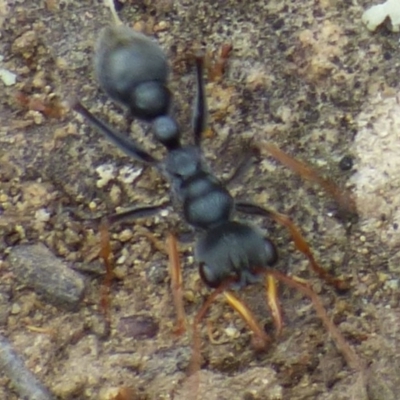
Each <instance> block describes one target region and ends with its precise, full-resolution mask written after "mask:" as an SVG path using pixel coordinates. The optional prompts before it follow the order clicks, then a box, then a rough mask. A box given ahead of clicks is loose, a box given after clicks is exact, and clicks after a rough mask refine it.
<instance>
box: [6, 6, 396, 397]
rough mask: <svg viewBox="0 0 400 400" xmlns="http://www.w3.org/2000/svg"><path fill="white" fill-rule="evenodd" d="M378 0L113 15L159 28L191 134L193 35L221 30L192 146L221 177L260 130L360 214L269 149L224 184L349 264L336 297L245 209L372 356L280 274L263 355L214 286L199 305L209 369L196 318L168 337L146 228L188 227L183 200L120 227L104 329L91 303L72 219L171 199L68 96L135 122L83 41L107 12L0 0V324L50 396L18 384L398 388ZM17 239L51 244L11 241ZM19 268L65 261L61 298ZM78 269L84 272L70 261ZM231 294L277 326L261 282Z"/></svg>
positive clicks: (259, 390)
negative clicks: (220, 58)
mask: <svg viewBox="0 0 400 400" xmlns="http://www.w3.org/2000/svg"><path fill="white" fill-rule="evenodd" d="M370 5H371V4H370V0H359V1H337V0H319V1H318V0H303V1H289V0H284V1H278V0H271V1H267V0H266V1H248V2H242V1H239V0H228V1H203V0H200V1H194V0H175V1H174V0H153V1H147V0H146V1H126V2H125V5H124V7H123V9H122V10H121V12H120V13H119V15H120V17H121V19H122V20H123V22H124V23H125V24H127V25H129V26H135V27H136V28H140V29H142V30H144V31H146V32H147V33H148V34H150V35H152V36H154V37H155V39H156V40H157V41H158V42H159V43H160V45H161V46H162V48H163V49H164V50H165V52H166V54H167V55H168V57H169V60H170V63H171V67H172V74H171V85H170V87H171V90H172V92H173V93H174V95H175V99H174V100H175V109H176V115H177V117H178V120H179V122H180V123H181V126H182V127H183V128H182V131H183V134H184V137H185V140H188V141H189V140H191V138H190V128H189V127H190V112H191V101H192V98H193V95H194V91H193V88H194V72H193V68H192V65H191V63H190V57H189V56H188V54H189V52H190V49H192V48H193V47H194V46H195V45H199V44H200V43H204V44H205V46H206V47H207V49H208V50H209V51H210V53H212V54H217V53H218V52H219V50H220V49H221V46H222V45H224V44H226V43H231V44H232V46H233V51H232V52H231V54H230V57H229V59H228V61H227V71H226V73H225V75H224V76H223V79H222V80H221V81H219V82H212V83H209V84H208V86H207V95H208V101H209V111H210V115H209V117H210V118H209V124H210V128H211V129H210V131H209V135H208V136H209V137H208V138H206V139H205V140H204V151H205V155H206V157H207V158H208V160H209V161H210V163H211V165H212V167H213V168H214V169H215V171H216V173H217V174H218V175H219V176H222V175H223V174H226V173H228V172H229V171H230V170H231V169H232V168H233V167H234V165H235V160H236V157H237V156H238V154H239V151H240V149H241V147H242V146H243V143H245V142H246V141H248V140H250V139H252V140H253V142H258V141H269V142H272V143H274V144H276V145H277V146H279V147H280V148H281V149H283V150H284V151H286V152H287V153H289V154H290V155H292V156H293V157H296V158H297V159H300V160H302V161H304V162H306V163H308V164H309V165H311V166H313V167H314V168H315V169H316V170H317V171H318V172H319V173H320V174H322V175H323V176H325V177H329V178H330V179H332V180H333V181H335V182H336V183H337V184H338V185H339V186H340V187H342V188H345V187H347V189H348V190H351V191H352V192H353V194H354V195H355V197H356V204H357V207H358V211H359V218H358V220H354V219H352V220H350V219H348V218H341V219H340V218H338V215H337V214H338V213H337V207H336V206H335V204H334V201H333V200H332V199H331V198H330V197H329V196H327V195H326V193H324V191H323V190H322V189H321V188H320V187H319V186H318V185H314V184H311V183H308V182H304V181H303V180H302V179H301V178H300V177H299V176H297V175H295V174H293V173H292V172H290V171H289V170H288V169H287V168H285V167H283V166H281V165H280V164H279V163H277V162H276V161H275V160H273V159H272V158H271V157H267V156H266V157H265V159H264V160H263V161H262V162H261V163H260V164H259V165H258V166H256V167H255V168H253V169H252V170H250V171H249V173H247V174H246V176H244V177H243V178H242V180H241V182H240V184H239V185H237V186H236V187H235V188H234V189H233V193H234V194H235V195H236V196H237V197H238V198H241V199H244V198H246V199H249V200H251V201H255V202H257V203H260V204H262V205H265V206H268V207H270V208H273V209H275V210H278V211H279V212H282V213H285V214H288V215H289V216H290V217H291V218H292V219H293V221H294V222H295V223H296V224H297V225H298V226H299V227H300V229H301V231H302V232H303V234H304V236H305V237H306V238H307V240H308V242H309V243H310V245H311V246H312V248H313V250H314V252H315V255H316V257H317V259H318V260H319V261H320V263H321V265H322V266H323V267H324V268H327V269H329V270H330V271H331V272H332V273H334V274H335V275H343V276H345V277H348V278H349V279H350V282H351V289H350V290H349V291H348V292H346V293H345V294H341V295H339V294H337V293H336V292H335V291H334V290H333V289H332V288H331V287H329V286H326V285H325V284H324V283H323V282H321V281H320V280H319V279H318V278H316V277H315V275H314V274H312V273H309V270H308V263H307V261H306V260H305V258H304V256H303V255H301V254H299V253H298V252H297V251H295V249H294V246H293V245H292V243H291V242H290V238H289V236H288V234H287V232H286V231H285V230H284V228H282V227H279V226H276V225H275V224H273V223H271V221H267V220H261V219H257V218H252V219H251V220H252V221H253V222H254V223H256V224H257V225H259V226H260V227H262V228H263V229H265V230H268V232H269V235H270V236H271V237H272V238H273V239H274V241H275V242H276V244H277V246H278V248H279V253H280V262H279V265H278V266H277V268H281V269H282V270H284V271H287V272H288V273H291V274H295V275H298V276H301V277H303V278H307V279H309V282H310V284H312V286H313V287H314V289H315V290H316V291H317V292H318V294H319V295H320V296H321V299H322V301H323V303H324V305H325V307H326V308H327V310H328V313H329V315H330V317H331V318H332V320H333V321H334V322H335V324H336V325H337V326H338V327H339V329H340V331H341V332H342V333H343V335H344V336H345V337H346V339H347V340H348V342H349V343H350V345H351V346H352V347H353V348H354V350H355V351H356V352H357V354H358V355H359V357H360V358H361V359H363V360H364V361H365V363H366V366H367V372H366V373H365V376H364V377H361V375H360V374H359V373H358V372H357V371H352V370H351V369H350V368H349V367H348V366H347V365H346V363H345V361H344V360H343V358H342V355H341V354H340V352H339V351H338V350H337V349H336V347H335V345H334V343H333V342H332V340H331V339H330V337H329V335H328V333H327V332H326V330H325V329H324V327H323V326H322V324H321V323H320V321H319V319H318V318H317V317H316V314H315V312H314V310H313V308H312V305H311V304H310V302H309V301H308V300H307V299H304V298H303V297H302V295H301V294H300V293H298V292H295V291H293V290H289V289H287V288H284V287H281V290H280V292H281V293H280V295H281V299H282V300H281V301H282V307H283V309H284V313H285V327H284V331H283V334H282V336H281V337H279V338H277V340H276V341H275V342H274V344H273V345H272V346H271V347H270V348H269V349H268V351H267V352H265V353H262V354H256V353H255V352H254V350H253V349H252V347H251V340H250V339H251V333H250V331H249V329H248V327H247V326H246V325H245V324H244V323H243V322H242V320H241V319H240V317H239V316H238V315H237V314H235V313H234V312H233V311H231V310H230V308H229V307H228V306H227V305H226V304H225V303H224V301H223V299H221V300H218V301H216V302H215V304H214V306H213V307H212V309H211V311H210V313H209V315H208V318H207V320H208V321H210V322H211V327H212V328H211V329H212V333H213V337H214V338H215V340H216V341H217V342H218V343H219V344H216V343H211V342H210V340H209V338H208V336H207V333H206V329H205V324H204V325H203V326H202V355H203V358H204V363H203V367H202V371H201V372H200V373H198V374H196V375H195V376H192V377H191V378H187V377H186V369H187V366H188V361H189V359H190V355H191V343H192V342H191V338H190V330H189V331H188V332H187V333H185V334H183V335H181V336H176V335H174V334H173V327H174V323H175V313H174V308H173V303H172V296H171V292H170V288H169V277H168V270H167V257H166V255H165V254H164V253H163V252H160V251H159V250H158V249H157V248H156V247H155V246H154V244H153V243H152V242H151V241H149V239H148V238H147V236H149V235H148V234H149V233H152V234H153V235H155V236H156V237H158V238H159V239H160V240H161V241H163V240H165V238H166V236H167V233H168V231H169V230H171V229H172V228H174V229H180V230H181V231H185V229H186V231H187V228H185V226H184V225H182V224H180V223H179V221H180V218H179V215H177V214H176V213H175V212H173V210H169V212H168V213H165V214H164V215H162V216H157V217H152V218H149V219H144V220H143V219H142V220H139V221H137V222H135V223H129V222H124V223H121V224H118V225H116V226H113V227H112V229H111V237H112V240H111V245H112V249H113V253H114V258H115V272H116V277H117V279H116V280H115V281H114V282H113V284H112V289H111V297H112V304H111V316H112V324H111V332H110V335H109V336H107V335H106V333H107V332H105V331H104V318H103V316H102V313H101V309H100V307H99V302H100V297H101V284H102V282H103V265H102V263H101V260H99V259H98V257H97V255H98V250H99V238H98V232H97V230H96V229H93V227H91V226H90V225H88V224H87V223H85V222H83V221H82V219H81V218H80V217H79V216H82V215H84V216H93V215H95V216H97V215H104V214H107V213H112V212H115V211H116V210H119V209H124V208H127V207H129V206H132V205H143V204H158V203H160V202H162V201H165V200H166V199H167V198H168V191H167V187H166V185H165V183H164V181H163V180H162V179H161V177H159V176H158V175H157V174H156V172H155V171H152V170H150V169H147V168H142V167H141V166H140V165H138V164H136V163H132V161H131V160H129V159H128V158H127V157H125V156H124V155H123V154H122V153H121V152H120V151H119V150H118V149H116V148H114V147H113V146H111V145H109V144H108V143H107V142H106V141H105V140H103V138H102V137H101V136H100V135H99V134H98V133H97V132H95V131H93V130H92V129H90V128H88V126H87V125H86V124H85V123H84V121H83V120H82V119H81V118H79V117H78V116H77V115H76V114H74V113H73V112H71V111H69V110H68V109H67V108H66V107H64V103H65V102H66V100H68V99H69V98H71V97H72V96H77V97H79V98H80V99H81V100H82V102H83V103H84V104H85V105H86V106H87V107H88V108H90V110H92V111H93V112H94V113H96V114H97V115H101V116H102V118H104V119H105V120H107V121H108V122H109V123H110V124H112V125H113V126H115V127H118V128H119V129H120V130H122V131H124V130H125V131H126V129H127V128H126V127H127V124H126V118H125V116H124V112H123V110H121V109H120V108H119V107H118V106H116V105H115V104H113V103H112V102H111V101H109V100H108V99H107V97H106V96H105V94H104V93H103V92H102V91H101V90H100V89H99V87H98V84H97V83H96V81H95V79H94V76H93V69H92V56H93V45H94V42H95V40H96V37H97V35H98V33H99V31H100V29H101V28H102V27H104V26H106V25H107V24H109V23H111V22H112V19H111V15H110V12H109V10H108V9H107V8H106V7H105V6H104V5H103V4H102V2H101V1H87V0H86V1H78V0H65V1H55V0H46V1H28V0H12V1H6V0H1V1H0V29H1V31H0V32H1V40H0V55H1V57H2V62H1V63H2V65H0V67H1V68H4V69H5V70H7V71H11V72H12V73H14V74H16V82H15V83H14V84H12V85H10V86H5V85H4V84H3V82H0V87H1V90H2V93H3V95H2V96H1V108H0V121H1V124H0V144H1V145H0V160H1V162H0V181H1V186H0V257H1V258H0V274H1V283H0V330H1V333H2V335H3V336H4V337H6V338H7V339H8V340H9V342H10V343H11V344H12V346H13V348H14V349H15V351H16V352H17V353H18V354H19V355H20V356H21V357H23V359H24V360H25V363H26V367H27V368H28V369H30V370H31V371H32V372H33V373H34V374H35V375H36V376H37V377H38V379H39V380H40V381H41V382H42V383H43V385H44V386H45V387H47V388H48V390H49V391H50V392H51V393H52V394H53V395H50V394H48V397H46V396H47V395H44V394H43V395H38V396H36V397H33V396H31V397H25V398H32V399H33V398H35V399H36V398H37V399H39V398H40V399H48V398H53V396H54V398H59V399H82V400H86V399H102V400H103V399H192V398H196V396H197V398H199V399H201V398H206V397H207V398H208V399H209V400H212V399H243V400H244V399H247V400H250V399H268V400H272V399H285V400H286V399H290V400H295V399H297V400H300V399H301V400H304V399H324V400H328V399H330V400H333V399H335V400H342V399H343V400H344V399H357V400H362V399H370V400H379V399H382V400H383V399H385V400H388V399H397V398H398V395H397V394H396V393H399V392H400V379H399V377H400V358H399V354H400V352H399V349H400V339H399V335H398V332H397V331H398V326H399V324H400V312H399V273H400V267H399V261H400V257H399V250H398V249H399V245H400V243H399V242H400V236H399V231H398V224H399V220H400V216H399V212H400V211H399V210H400V204H399V201H400V200H399V199H400V193H399V192H400V184H399V182H400V181H399V179H398V178H397V174H398V171H399V168H398V166H399V161H398V160H399V159H400V158H399V154H398V152H399V151H400V147H399V136H400V122H399V115H400V108H399V102H400V100H399V96H400V81H399V77H400V61H399V60H400V45H399V34H398V33H397V34H396V33H392V32H390V31H389V30H387V29H386V28H385V27H382V28H380V29H379V30H378V31H377V32H375V33H371V32H369V31H367V30H366V28H365V27H364V26H363V24H362V23H361V15H362V12H363V10H364V9H365V8H367V7H369V6H370ZM2 76H4V73H2ZM147 132H148V130H147V126H146V125H145V124H142V123H136V122H135V123H134V124H133V125H132V127H131V135H132V136H133V137H134V138H135V139H136V140H138V141H139V142H140V143H142V144H143V146H145V147H146V148H147V149H148V150H149V151H152V152H154V154H155V155H157V156H158V157H161V156H162V154H163V152H162V149H161V148H160V147H159V146H157V145H156V144H155V143H154V142H153V141H152V138H151V134H148V133H147ZM352 164H353V165H352ZM146 235H147V236H146ZM187 237H188V240H187V241H186V243H185V244H183V245H182V249H181V250H182V251H181V258H182V265H183V276H184V296H185V309H186V312H187V315H188V319H189V320H192V319H193V317H194V315H195V314H196V311H197V310H198V309H199V307H200V306H201V304H202V302H203V301H204V299H205V298H206V297H207V294H208V293H209V290H208V289H207V288H205V287H204V285H203V284H202V283H201V282H200V278H199V276H198V272H197V268H196V267H195V265H194V260H193V256H192V254H193V253H192V247H191V244H192V243H193V238H192V237H191V235H187ZM26 244H31V245H44V246H45V247H46V248H47V249H49V252H47V251H46V250H45V249H43V247H40V246H39V247H38V246H34V247H20V246H21V245H26ZM29 252H31V256H30V253H29ZM53 258H54V259H53ZM32 260H33V261H32ZM35 260H36V264H35V262H34V261H35ZM28 261H29V263H28ZM28 265H33V268H34V267H35V265H37V267H38V270H39V267H40V268H42V269H40V270H41V271H48V273H49V275H51V273H53V274H59V276H60V282H61V283H60V285H59V286H58V285H57V284H54V287H55V288H57V290H58V291H61V292H62V291H65V292H68V293H67V294H68V296H67V299H66V300H65V302H64V303H63V304H56V303H57V302H56V301H55V300H54V294H52V293H47V296H45V297H44V296H43V295H40V294H39V293H38V291H39V290H41V291H42V292H43V290H45V289H43V287H40V283H41V282H40V279H39V282H37V279H36V281H35V282H36V284H35V285H34V284H33V283H32V281H31V280H30V279H34V278H31V275H30V273H31V270H29V267H28ZM52 265H54V270H55V271H57V272H54V271H53V270H52V268H51V266H52ZM46 268H47V269H46ZM71 269H73V270H75V271H79V273H78V274H79V275H76V274H74V276H73V277H71V278H68V276H70V275H68V272H66V271H67V270H68V271H69V272H70V271H71ZM63 270H65V271H64V272H63ZM42 273H44V274H46V272H42ZM52 278H54V276H52ZM46 279H47V277H46V276H44V277H43V280H44V281H46ZM68 279H71V280H68ZM74 279H76V280H74ZM63 282H64V283H65V282H66V283H65V284H63ZM83 283H84V285H85V293H84V296H83V298H82V295H81V294H82V293H81V292H80V287H81V286H80V285H81V284H83ZM63 285H64V286H63ZM71 285H72V286H71ZM32 286H34V288H32ZM54 290H56V289H54ZM50 292H51V290H50ZM242 296H243V297H244V298H245V299H246V301H247V303H248V305H249V307H250V308H251V309H252V310H254V312H255V313H256V315H257V318H258V319H259V321H260V323H261V324H262V325H265V326H266V327H267V328H268V329H270V327H271V319H270V317H269V315H268V310H267V307H266V301H265V293H264V289H263V287H262V286H260V285H258V286H257V285H255V286H253V287H249V288H248V289H247V290H246V291H245V292H244V293H243V294H242ZM0 343H1V342H0ZM1 352H3V353H4V352H5V350H4V348H2V349H0V354H1ZM1 363H2V364H3V363H4V360H2V361H1ZM13 379H14V380H13ZM13 382H14V385H15V377H14V378H12V377H10V375H9V374H8V375H7V374H0V398H1V399H5V400H16V399H20V398H24V397H20V396H19V395H18V393H17V391H18V389H17V390H16V388H15V386H14V385H13ZM128 389H129V390H128ZM19 390H20V389H19ZM118 392H119V394H118V395H117V393H118ZM43 396H45V397H43Z"/></svg>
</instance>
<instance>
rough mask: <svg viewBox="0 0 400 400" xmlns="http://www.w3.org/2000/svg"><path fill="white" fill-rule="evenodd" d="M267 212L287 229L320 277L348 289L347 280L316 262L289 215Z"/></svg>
mask: <svg viewBox="0 0 400 400" xmlns="http://www.w3.org/2000/svg"><path fill="white" fill-rule="evenodd" d="M268 213H269V214H270V216H271V217H272V218H273V219H274V220H275V221H276V222H278V223H280V224H281V225H283V226H284V227H285V228H287V229H288V230H289V232H290V234H291V236H292V239H293V242H294V244H295V246H296V248H297V250H299V251H301V252H302V253H303V254H304V255H305V256H306V257H307V258H308V261H309V262H310V266H311V268H312V269H313V271H314V272H315V273H316V274H317V275H318V276H319V277H320V278H321V279H324V280H325V281H326V282H327V283H329V284H330V285H332V286H334V287H335V288H336V289H338V290H347V289H349V287H350V285H349V283H348V282H346V281H344V280H343V279H340V278H336V277H334V276H332V275H331V274H330V273H329V272H327V271H326V270H325V269H323V268H322V267H321V266H320V265H319V264H318V263H317V261H316V260H315V258H314V255H313V253H312V251H311V248H310V246H309V245H308V243H307V242H306V240H305V239H304V237H303V235H302V234H301V233H300V231H299V230H298V228H297V227H296V225H295V224H294V223H293V222H292V221H291V220H290V218H289V217H287V216H286V215H284V214H280V213H278V212H276V211H270V210H268Z"/></svg>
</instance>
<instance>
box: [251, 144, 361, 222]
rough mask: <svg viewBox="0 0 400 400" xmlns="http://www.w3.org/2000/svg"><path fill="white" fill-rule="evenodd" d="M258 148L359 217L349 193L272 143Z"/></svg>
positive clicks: (259, 145) (260, 145)
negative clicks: (317, 186)
mask: <svg viewBox="0 0 400 400" xmlns="http://www.w3.org/2000/svg"><path fill="white" fill-rule="evenodd" d="M258 147H259V148H261V149H263V150H266V151H267V152H268V153H269V154H270V155H271V156H272V157H274V158H275V159H276V160H278V161H279V162H280V163H281V164H283V165H284V166H285V167H287V168H289V169H291V170H292V171H293V172H295V173H297V174H299V175H300V176H301V177H302V178H303V179H306V180H309V181H311V182H315V183H317V184H319V185H320V186H321V187H322V188H323V189H324V190H325V192H326V193H327V194H329V195H330V196H332V197H333V198H334V199H335V201H336V202H337V203H338V204H339V206H340V207H341V208H342V209H343V210H347V212H349V213H350V214H354V215H357V210H356V205H355V202H354V198H353V197H352V196H351V195H350V193H349V192H347V191H345V190H343V189H340V188H339V187H338V186H337V185H336V184H335V183H334V182H332V181H331V180H329V179H325V178H322V177H321V176H319V175H318V174H317V173H316V172H315V171H314V170H313V169H312V168H310V167H309V166H308V165H306V164H304V163H302V162H301V161H299V160H296V159H294V158H292V157H291V156H289V155H288V154H286V153H285V152H284V151H282V150H281V149H279V148H278V147H276V146H274V145H273V144H271V143H259V144H258Z"/></svg>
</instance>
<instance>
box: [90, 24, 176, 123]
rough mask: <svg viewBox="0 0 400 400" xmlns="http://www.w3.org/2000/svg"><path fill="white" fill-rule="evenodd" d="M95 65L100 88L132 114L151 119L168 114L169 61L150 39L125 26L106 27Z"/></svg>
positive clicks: (97, 46) (99, 41)
mask: <svg viewBox="0 0 400 400" xmlns="http://www.w3.org/2000/svg"><path fill="white" fill-rule="evenodd" d="M94 64H95V71H96V76H97V79H98V81H99V83H100V85H101V86H102V88H103V89H104V90H105V91H106V93H107V94H108V95H109V96H110V97H111V98H112V99H114V100H115V101H117V102H119V103H122V104H123V105H124V106H125V107H128V108H129V109H130V111H131V113H132V115H133V116H134V117H136V118H141V119H145V120H152V119H154V118H155V117H158V116H161V115H165V114H166V113H167V111H168V109H169V105H170V102H171V94H170V92H169V90H168V88H167V87H166V82H167V78H168V73H169V68H168V63H167V59H166V56H165V54H164V53H163V51H162V50H161V48H160V47H159V46H158V44H156V43H155V42H153V41H152V40H151V39H150V38H148V37H147V36H145V35H143V34H142V33H140V32H136V31H134V30H132V29H130V28H128V27H126V26H122V25H120V26H112V27H107V28H105V29H104V30H103V31H102V33H101V35H100V38H99V40H98V42H97V45H96V52H95V59H94Z"/></svg>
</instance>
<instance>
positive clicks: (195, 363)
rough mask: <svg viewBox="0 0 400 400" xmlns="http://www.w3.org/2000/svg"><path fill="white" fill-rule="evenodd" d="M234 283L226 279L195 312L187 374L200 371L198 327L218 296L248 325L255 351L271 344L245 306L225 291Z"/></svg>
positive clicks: (232, 280)
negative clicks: (222, 295)
mask: <svg viewBox="0 0 400 400" xmlns="http://www.w3.org/2000/svg"><path fill="white" fill-rule="evenodd" d="M233 282H234V279H227V280H226V281H225V282H224V283H223V284H222V285H220V286H219V287H218V288H217V289H215V290H214V291H213V292H212V293H211V294H210V296H209V297H208V298H207V300H206V301H205V302H204V304H203V306H202V307H201V308H200V310H199V311H198V312H197V314H196V317H195V318H194V320H193V352H192V359H191V361H190V363H189V370H188V374H189V375H192V374H194V373H195V372H197V371H198V370H199V369H200V366H201V354H200V347H201V346H200V345H201V342H200V334H199V331H198V325H199V324H200V322H201V320H202V319H203V318H204V316H205V315H206V313H207V311H208V309H209V308H210V306H211V304H212V303H213V301H214V300H215V299H216V298H217V296H218V295H220V294H221V293H224V295H225V298H226V300H227V301H228V303H229V305H230V306H231V307H232V308H233V309H234V310H236V311H237V312H238V313H239V315H240V316H241V317H242V319H243V320H244V321H245V322H246V323H247V324H248V325H249V327H250V329H251V330H252V331H253V332H254V337H253V345H254V346H255V348H256V349H260V350H261V349H265V348H266V347H267V345H268V343H270V342H271V339H270V337H269V336H268V335H267V334H266V333H265V332H264V330H263V329H262V328H261V327H260V325H259V324H258V323H257V321H256V318H255V317H254V315H253V313H252V312H251V311H250V309H249V308H248V307H247V306H246V305H245V303H244V302H243V301H242V300H239V299H238V298H237V297H236V296H234V295H233V294H232V292H230V291H226V290H227V289H228V288H229V287H230V286H231V285H232V283H233Z"/></svg>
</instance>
